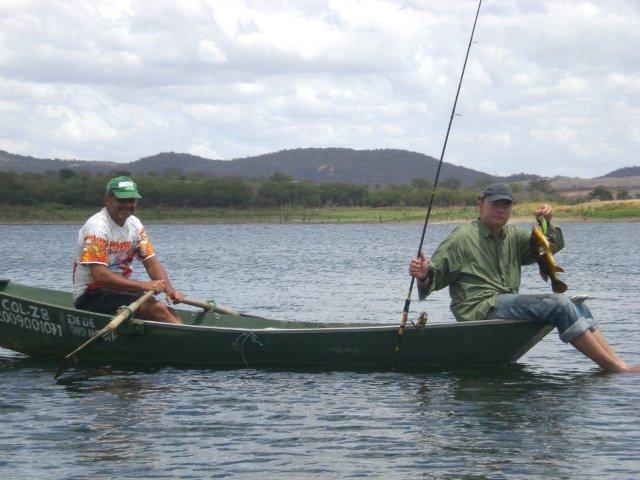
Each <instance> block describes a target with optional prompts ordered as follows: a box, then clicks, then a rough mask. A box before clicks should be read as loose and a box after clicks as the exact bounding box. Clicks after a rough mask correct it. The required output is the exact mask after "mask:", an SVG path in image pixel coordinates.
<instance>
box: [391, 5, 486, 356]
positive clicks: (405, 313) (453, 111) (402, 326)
mask: <svg viewBox="0 0 640 480" xmlns="http://www.w3.org/2000/svg"><path fill="white" fill-rule="evenodd" d="M481 6H482V0H479V1H478V9H477V10H476V18H475V20H474V21H473V28H472V29H471V36H470V37H469V45H468V46H467V54H466V55H465V57H464V64H463V65H462V73H460V81H459V82H458V90H457V91H456V98H455V100H454V101H453V108H452V109H451V117H449V126H448V127H447V134H446V135H445V137H444V144H443V145H442V152H441V153H440V161H439V162H438V170H437V171H436V178H435V179H434V181H433V188H432V189H431V199H430V200H429V207H428V208H427V215H426V217H425V219H424V226H423V227H422V236H421V237H420V245H419V246H418V257H420V255H422V246H423V245H424V237H425V234H426V233H427V225H428V224H429V217H430V216H431V207H433V199H434V197H435V196H436V189H437V187H438V179H439V178H440V170H441V169H442V160H443V159H444V152H445V151H446V149H447V142H448V141H449V133H450V132H451V125H452V124H453V117H454V116H455V114H456V106H457V105H458V97H459V96H460V89H461V88H462V79H463V78H464V71H465V70H466V68H467V60H468V59H469V52H470V51H471V44H472V43H473V34H474V33H475V31H476V24H477V23H478V15H480V7H481ZM415 280H416V278H415V277H411V283H410V284H409V293H408V294H407V298H406V300H405V302H404V310H403V312H402V321H401V322H400V328H399V329H398V337H397V340H396V356H395V358H394V361H393V364H394V366H395V364H396V362H397V360H398V354H399V353H400V343H401V342H402V335H404V329H405V327H406V325H407V320H408V319H409V306H410V305H411V294H412V293H413V285H414V283H415Z"/></svg>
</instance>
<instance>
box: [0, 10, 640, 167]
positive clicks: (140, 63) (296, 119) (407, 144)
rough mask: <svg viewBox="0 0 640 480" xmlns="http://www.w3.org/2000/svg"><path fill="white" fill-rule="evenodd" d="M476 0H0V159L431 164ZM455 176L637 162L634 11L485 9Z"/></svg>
mask: <svg viewBox="0 0 640 480" xmlns="http://www.w3.org/2000/svg"><path fill="white" fill-rule="evenodd" d="M476 8H477V2H476V1H475V0H469V1H466V0H455V1H443V0H420V1H419V0H415V1H400V0H396V1H384V0H368V1H355V0H335V1H334V0H296V1H284V0H268V1H240V0H239V1H232V0H198V1H191V0H180V1H162V0H160V1H153V2H149V1H126V0H108V1H102V0H92V1H79V0H78V1H73V0H69V1H64V2H50V1H45V0H41V1H29V0H1V1H0V149H1V150H5V151H8V152H11V153H17V154H21V155H31V156H35V157H41V158H63V159H84V160H108V161H117V162H129V161H134V160H137V159H138V158H141V157H145V156H149V155H154V154H156V153H159V152H164V151H174V152H185V153H192V154H195V155H200V156H203V157H206V158H211V159H222V160H229V159H233V158H241V157H247V156H252V155H258V154H263V153H269V152H275V151H279V150H283V149H292V148H305V147H345V148H355V149H378V148H399V149H406V150H410V151H414V152H420V153H424V154H427V155H431V156H434V157H436V158H439V156H440V152H441V150H442V145H443V141H444V136H445V132H446V129H447V124H448V121H449V116H450V114H451V108H452V105H453V100H454V97H455V92H456V89H457V84H458V80H459V77H460V71H461V69H462V64H463V61H464V55H465V53H466V48H467V44H468V41H469V35H470V33H471V28H472V26H473V19H474V16H475V12H476ZM474 41H475V43H474V44H473V45H472V48H471V53H470V57H469V63H468V65H467V70H466V73H465V78H464V81H463V85H462V90H461V93H460V99H459V101H458V107H457V113H458V114H459V115H457V116H456V117H455V119H454V122H453V127H452V132H451V136H450V138H449V143H448V146H447V151H446V154H445V161H447V162H450V163H453V164H456V165H462V166H465V167H468V168H474V169H477V170H481V171H483V172H487V173H491V174H495V175H509V174H513V173H518V172H527V173H536V174H539V175H544V176H554V175H568V176H575V177H583V178H591V177H595V176H599V175H603V174H605V173H607V172H610V171H612V170H614V169H617V168H621V167H625V166H632V165H639V164H640V160H639V159H638V153H637V152H638V151H639V150H640V53H639V52H640V50H639V46H640V1H638V0H629V1H623V0H619V1H617V0H609V1H592V2H588V1H582V0H562V1H546V0H519V1H515V0H495V1H491V0H484V2H483V4H482V8H481V10H480V17H479V20H478V25H477V28H476V33H475V38H474Z"/></svg>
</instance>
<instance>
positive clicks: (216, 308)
mask: <svg viewBox="0 0 640 480" xmlns="http://www.w3.org/2000/svg"><path fill="white" fill-rule="evenodd" d="M180 303H186V304H187V305H191V306H192V307H198V308H202V309H204V310H206V311H213V312H216V313H222V314H223V315H235V316H239V315H241V313H240V312H239V311H237V310H234V309H233V308H229V307H224V306H222V305H217V304H215V303H210V302H202V301H200V300H194V299H193V298H188V297H185V298H183V299H182V301H181V302H180Z"/></svg>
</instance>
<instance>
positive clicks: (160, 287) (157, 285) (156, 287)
mask: <svg viewBox="0 0 640 480" xmlns="http://www.w3.org/2000/svg"><path fill="white" fill-rule="evenodd" d="M164 289H165V285H164V280H151V281H149V282H142V290H145V291H146V290H153V294H154V295H157V294H158V293H161V292H164Z"/></svg>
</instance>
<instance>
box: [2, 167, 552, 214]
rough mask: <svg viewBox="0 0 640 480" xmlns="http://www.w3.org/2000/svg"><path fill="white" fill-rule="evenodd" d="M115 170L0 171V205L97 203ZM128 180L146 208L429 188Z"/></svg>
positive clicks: (536, 190) (470, 192)
mask: <svg viewBox="0 0 640 480" xmlns="http://www.w3.org/2000/svg"><path fill="white" fill-rule="evenodd" d="M117 175H127V176H131V174H130V173H129V172H124V171H119V172H118V171H116V172H112V173H111V174H109V175H104V174H91V173H88V172H76V171H74V170H70V169H61V170H59V171H57V172H47V173H22V174H18V173H14V172H0V204H2V205H26V206H29V205H41V204H59V205H65V206H69V207H91V206H99V205H101V204H102V196H103V194H104V189H105V185H106V183H107V181H108V180H109V179H110V178H112V177H114V176H117ZM134 179H135V181H136V182H137V183H138V187H139V190H140V193H141V194H142V196H143V199H142V202H143V204H144V205H145V206H152V207H234V208H249V207H259V208H277V207H284V206H300V207H308V208H317V207H327V206H346V207H354V206H367V207H403V206H407V207H410V206H424V205H426V203H427V202H428V200H429V198H430V196H431V191H432V187H433V184H432V183H431V182H430V181H428V180H424V179H419V178H417V179H415V180H413V181H412V182H411V184H410V185H396V184H389V185H385V186H366V185H356V184H347V183H312V182H308V181H294V180H293V179H292V178H291V177H289V176H287V175H285V174H283V173H275V174H273V175H272V176H271V177H270V178H269V179H267V180H248V179H243V178H233V177H218V178H212V177H206V176H203V175H196V174H194V175H182V174H174V175H166V176H159V175H156V174H153V173H150V174H147V175H140V176H136V177H135V178H134ZM485 183H489V182H485ZM483 187H484V184H477V185H474V186H472V187H467V188H463V186H462V182H461V181H460V180H458V179H456V178H445V179H442V180H441V181H440V182H439V185H438V192H437V195H436V197H435V200H434V204H435V205H436V206H452V205H474V204H475V202H476V199H477V195H478V192H479V191H481V190H482V188H483ZM512 188H513V189H514V192H515V193H516V195H517V196H518V197H519V198H520V199H522V200H524V199H532V200H539V199H547V200H550V199H552V197H553V191H551V190H550V187H549V185H548V184H546V183H544V182H540V181H539V180H536V181H531V182H529V184H528V185H525V186H523V185H522V184H521V183H514V184H512Z"/></svg>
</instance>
